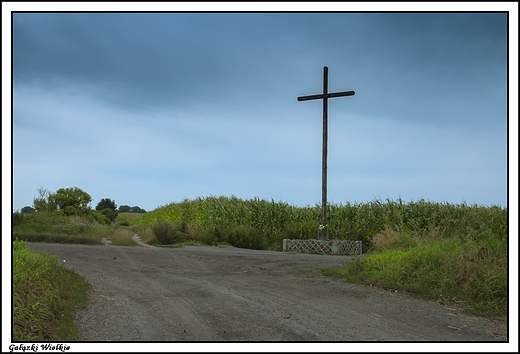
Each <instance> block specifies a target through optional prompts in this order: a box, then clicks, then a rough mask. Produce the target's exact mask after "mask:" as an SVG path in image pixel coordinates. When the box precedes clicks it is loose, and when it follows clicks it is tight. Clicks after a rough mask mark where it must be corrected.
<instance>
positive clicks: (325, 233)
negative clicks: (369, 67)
mask: <svg viewBox="0 0 520 354" xmlns="http://www.w3.org/2000/svg"><path fill="white" fill-rule="evenodd" d="M354 94H355V92H354V91H343V92H334V93H329V68H328V67H326V66H324V67H323V93H322V94H318V95H310V96H300V97H298V101H309V100H316V99H323V156H322V163H321V168H322V171H321V178H322V181H321V224H320V229H319V232H318V238H319V239H320V240H328V239H329V227H328V224H329V221H328V216H327V152H328V151H327V131H328V98H332V97H343V96H353V95H354Z"/></svg>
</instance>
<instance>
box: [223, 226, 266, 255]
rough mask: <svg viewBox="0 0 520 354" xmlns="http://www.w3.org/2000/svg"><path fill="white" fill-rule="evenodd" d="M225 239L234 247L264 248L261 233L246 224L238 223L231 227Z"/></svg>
mask: <svg viewBox="0 0 520 354" xmlns="http://www.w3.org/2000/svg"><path fill="white" fill-rule="evenodd" d="M227 241H228V243H229V244H231V245H232V246H235V247H240V248H249V249H254V250H262V249H265V245H264V238H263V237H262V233H261V232H260V231H259V230H258V229H255V228H254V227H252V226H248V225H238V226H235V227H233V228H232V229H231V230H230V231H229V235H228V237H227Z"/></svg>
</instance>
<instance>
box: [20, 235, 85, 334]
mask: <svg viewBox="0 0 520 354" xmlns="http://www.w3.org/2000/svg"><path fill="white" fill-rule="evenodd" d="M89 288H90V284H89V283H88V282H87V281H86V280H85V279H84V278H83V277H81V276H80V275H78V274H76V273H75V272H74V271H72V270H70V269H66V268H64V267H61V266H59V265H58V264H57V257H56V256H53V255H50V254H38V253H35V252H32V251H31V250H29V249H28V248H27V246H26V243H25V242H24V241H19V240H15V241H14V242H13V327H12V330H13V332H12V335H13V340H14V341H31V342H34V341H71V340H77V339H78V332H77V328H76V326H75V324H74V309H75V308H76V307H84V306H86V303H87V295H88V289H89Z"/></svg>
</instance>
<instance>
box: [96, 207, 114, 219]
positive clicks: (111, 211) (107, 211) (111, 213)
mask: <svg viewBox="0 0 520 354" xmlns="http://www.w3.org/2000/svg"><path fill="white" fill-rule="evenodd" d="M99 212H100V213H101V214H103V215H105V216H106V217H107V218H108V220H110V221H111V222H112V221H115V220H116V218H117V211H115V210H114V209H110V208H105V209H102V210H100V211H99Z"/></svg>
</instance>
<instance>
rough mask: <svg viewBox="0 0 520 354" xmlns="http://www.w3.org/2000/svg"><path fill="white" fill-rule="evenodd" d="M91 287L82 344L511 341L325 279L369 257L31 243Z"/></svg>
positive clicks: (494, 326) (487, 327)
mask: <svg viewBox="0 0 520 354" xmlns="http://www.w3.org/2000/svg"><path fill="white" fill-rule="evenodd" d="M28 245H29V247H30V248H31V249H33V250H34V251H37V252H50V253H53V254H55V255H57V256H58V257H59V259H60V262H61V264H63V265H64V266H65V267H68V268H71V269H74V270H75V271H76V272H77V273H78V274H81V275H83V276H84V277H86V278H87V279H88V280H89V281H90V282H91V283H92V284H93V289H92V292H91V297H90V304H89V306H88V307H87V308H86V309H79V310H78V312H77V316H76V317H77V318H76V319H77V323H78V325H79V328H80V340H81V341H85V342H87V341H125V342H126V341H161V342H165V341H168V342H169V341H204V342H205V341H228V342H235V341H262V342H263V341H313V342H314V341H358V342H365V341H407V342H410V341H441V342H445V341H485V342H491V341H506V340H507V321H506V320H496V319H494V320H491V319H484V318H477V317H472V316H467V315H464V314H462V313H461V311H460V310H459V309H456V308H453V307H452V306H443V305H440V304H437V303H434V302H429V301H421V300H417V299H414V298H411V297H409V296H407V295H406V294H401V293H394V292H390V291H385V290H382V289H378V288H375V287H370V286H360V285H353V284H349V283H347V282H345V281H344V280H342V279H335V278H329V277H324V276H322V275H321V273H320V272H319V269H322V268H327V267H340V266H342V265H343V264H344V263H345V262H348V261H352V260H354V259H355V258H356V257H359V256H323V255H310V254H290V253H282V252H271V251H255V250H247V249H239V248H234V247H225V248H221V247H209V246H186V247H182V248H169V249H166V248H158V247H151V246H149V247H142V246H140V247H123V246H113V245H100V246H90V245H71V244H44V243H28Z"/></svg>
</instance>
